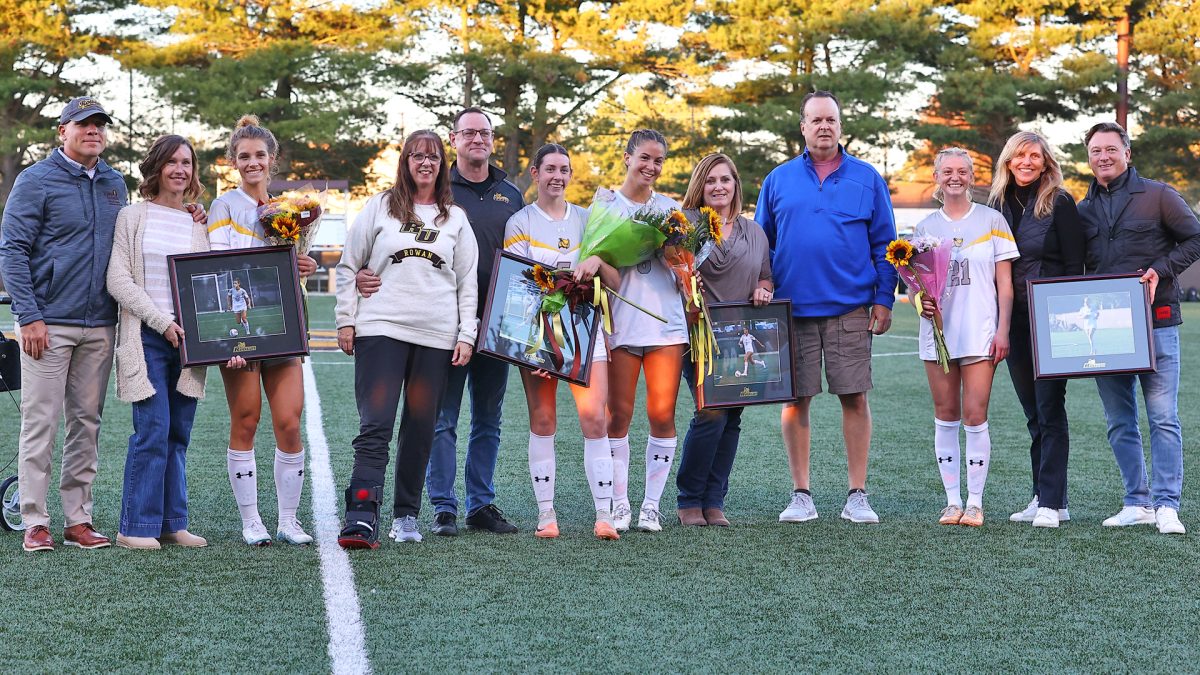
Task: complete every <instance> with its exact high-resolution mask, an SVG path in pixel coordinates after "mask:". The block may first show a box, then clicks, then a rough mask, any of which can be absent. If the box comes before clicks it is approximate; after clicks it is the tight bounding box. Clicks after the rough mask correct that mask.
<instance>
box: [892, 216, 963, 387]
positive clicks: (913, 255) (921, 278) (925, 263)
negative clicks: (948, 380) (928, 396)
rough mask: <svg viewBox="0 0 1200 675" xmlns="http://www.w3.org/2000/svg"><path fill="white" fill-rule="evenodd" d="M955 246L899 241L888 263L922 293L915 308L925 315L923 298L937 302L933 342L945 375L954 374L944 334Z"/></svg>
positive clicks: (936, 240) (925, 238) (944, 241)
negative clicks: (945, 298) (945, 300)
mask: <svg viewBox="0 0 1200 675" xmlns="http://www.w3.org/2000/svg"><path fill="white" fill-rule="evenodd" d="M953 245H954V243H953V242H951V241H950V240H949V239H945V238H941V237H929V236H923V235H922V236H917V237H913V238H912V240H911V241H909V240H907V239H897V240H895V241H893V242H892V243H890V244H888V247H887V261H888V262H889V263H891V264H893V265H895V266H896V271H897V272H899V273H900V278H901V279H904V283H905V284H908V286H909V287H910V288H916V289H919V290H918V291H917V294H916V298H915V300H914V301H913V306H914V307H915V308H916V310H917V312H918V313H919V312H920V311H921V307H922V303H921V296H925V297H928V298H929V299H930V300H931V301H932V302H933V306H934V309H933V342H934V345H935V346H936V347H937V356H938V363H939V364H941V366H942V371H943V372H946V373H948V372H950V350H948V349H947V348H946V335H945V334H944V333H943V332H942V330H943V328H942V294H943V293H945V292H946V283H947V282H948V280H949V277H950V253H951V247H952V246H953Z"/></svg>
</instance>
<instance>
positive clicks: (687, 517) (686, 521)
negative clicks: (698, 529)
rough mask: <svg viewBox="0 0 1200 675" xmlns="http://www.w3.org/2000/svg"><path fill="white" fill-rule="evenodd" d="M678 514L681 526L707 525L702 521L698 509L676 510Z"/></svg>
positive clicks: (702, 517) (702, 518)
mask: <svg viewBox="0 0 1200 675" xmlns="http://www.w3.org/2000/svg"><path fill="white" fill-rule="evenodd" d="M676 510H677V511H678V512H679V522H680V523H681V524H683V525H692V526H700V525H707V524H708V522H707V521H705V520H704V514H703V513H701V512H700V509H699V508H695V509H676Z"/></svg>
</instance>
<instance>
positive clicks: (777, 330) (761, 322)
mask: <svg viewBox="0 0 1200 675" xmlns="http://www.w3.org/2000/svg"><path fill="white" fill-rule="evenodd" d="M708 312H709V317H710V318H711V319H712V329H713V335H714V336H715V337H716V339H717V350H718V351H717V353H716V354H715V355H714V356H713V365H712V374H707V373H697V382H699V383H700V386H699V387H697V391H696V397H697V399H698V402H699V405H700V407H701V408H703V409H710V408H733V407H742V406H748V405H760V404H763V403H787V402H790V401H795V400H796V383H795V379H794V374H795V373H794V371H793V367H792V302H791V301H790V300H776V301H774V302H771V303H768V304H766V305H763V306H762V307H755V306H754V304H753V303H750V302H723V303H716V304H712V305H709V306H708Z"/></svg>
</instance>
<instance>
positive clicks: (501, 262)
mask: <svg viewBox="0 0 1200 675" xmlns="http://www.w3.org/2000/svg"><path fill="white" fill-rule="evenodd" d="M537 265H538V263H537V262H536V261H533V260H529V259H528V258H522V257H520V256H517V255H513V254H512V253H509V252H507V251H499V252H497V254H496V264H495V266H494V267H493V268H492V280H491V283H490V284H489V287H488V292H487V298H486V300H485V306H484V310H483V323H482V324H481V326H480V330H479V339H478V342H477V344H476V347H475V349H476V351H478V352H479V353H481V354H486V355H488V356H492V357H495V358H497V359H500V360H501V361H507V362H508V363H511V364H513V365H516V366H520V367H521V368H528V369H530V370H544V371H546V373H547V374H548V375H550V376H552V377H556V378H558V379H561V380H566V381H568V382H570V383H571V384H577V385H579V386H582V387H586V386H588V381H589V379H590V377H591V370H592V356H593V354H594V350H596V349H597V348H598V347H597V341H602V340H603V339H604V338H603V336H602V333H601V331H600V325H599V324H600V321H599V319H600V313H599V312H597V311H596V308H595V307H594V306H593V305H592V304H590V303H589V302H574V303H567V304H566V305H564V306H563V308H562V309H561V310H560V311H559V312H558V314H557V317H554V316H549V317H547V316H544V315H543V314H542V312H541V308H542V300H543V298H544V297H545V292H544V291H543V290H542V289H541V288H540V287H539V286H538V284H537V282H536V281H535V280H534V274H533V270H534V267H535V266H537ZM602 353H603V352H602ZM601 358H603V357H601Z"/></svg>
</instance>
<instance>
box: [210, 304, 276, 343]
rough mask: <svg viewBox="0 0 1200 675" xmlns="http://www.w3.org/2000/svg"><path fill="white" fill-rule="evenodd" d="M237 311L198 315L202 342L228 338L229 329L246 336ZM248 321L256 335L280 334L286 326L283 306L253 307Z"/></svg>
mask: <svg viewBox="0 0 1200 675" xmlns="http://www.w3.org/2000/svg"><path fill="white" fill-rule="evenodd" d="M236 317H237V312H206V313H204V314H199V315H197V317H196V331H197V332H198V333H199V334H200V341H201V342H210V341H212V340H228V339H229V338H230V337H232V336H231V335H230V334H229V331H231V330H236V331H237V332H238V336H239V337H246V329H244V328H242V324H240V323H238V321H237V318H236ZM246 322H247V323H249V324H250V332H251V333H253V334H254V335H279V334H280V333H283V332H284V331H285V330H286V328H285V327H284V323H283V307H280V306H279V305H275V306H268V307H251V308H250V309H248V310H246Z"/></svg>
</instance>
